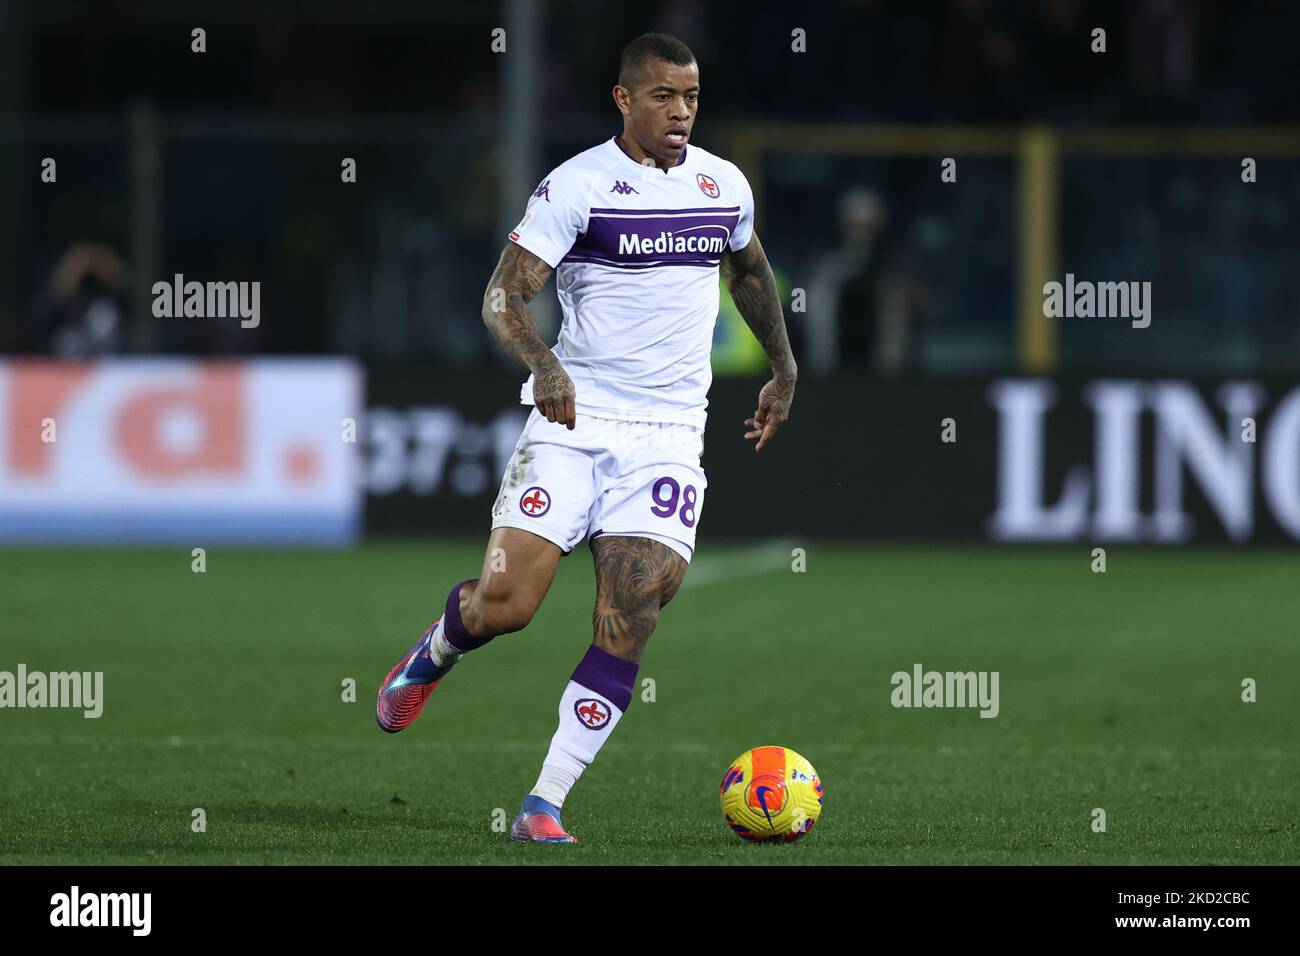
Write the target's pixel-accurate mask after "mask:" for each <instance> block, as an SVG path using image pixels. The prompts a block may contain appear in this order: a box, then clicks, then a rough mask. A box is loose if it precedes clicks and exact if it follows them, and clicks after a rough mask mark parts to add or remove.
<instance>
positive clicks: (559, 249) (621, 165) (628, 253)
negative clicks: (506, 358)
mask: <svg viewBox="0 0 1300 956" xmlns="http://www.w3.org/2000/svg"><path fill="white" fill-rule="evenodd" d="M753 233H754V196H753V193H752V192H751V191H750V188H749V183H748V182H746V180H745V177H744V175H743V174H742V173H741V172H740V170H739V169H738V168H736V166H735V165H734V164H733V163H729V162H727V161H726V160H725V159H721V158H719V157H717V156H714V155H713V154H712V153H708V152H706V151H705V150H703V149H700V147H698V146H687V147H686V149H685V150H684V151H683V154H682V158H681V161H680V162H678V164H677V165H676V166H673V167H672V168H670V169H668V170H667V171H665V170H662V169H659V168H657V167H654V166H643V165H641V164H640V163H638V162H637V161H636V160H635V159H633V158H632V157H631V156H629V155H628V154H627V153H626V152H624V151H623V148H622V147H621V146H620V145H619V144H618V142H617V139H616V138H613V139H610V140H608V141H607V142H604V143H602V144H600V145H599V146H596V147H593V148H592V149H589V150H586V151H585V152H582V153H579V154H578V155H577V156H574V157H573V158H572V159H570V160H569V161H567V162H565V163H563V164H561V165H560V166H557V167H556V168H555V169H554V170H553V171H552V172H551V173H550V175H548V176H547V177H546V178H545V179H544V180H543V181H542V183H541V185H540V186H538V187H537V191H536V192H534V193H533V195H532V198H531V199H530V200H529V201H528V211H527V213H526V214H525V216H524V218H523V221H522V222H521V223H519V225H518V226H516V227H515V230H514V231H513V232H512V233H510V239H511V240H512V241H514V242H516V243H518V244H519V245H520V246H522V247H523V248H525V249H527V250H528V251H529V252H531V253H533V254H534V255H536V256H537V257H538V258H539V259H542V260H543V261H545V262H546V264H547V265H549V266H551V267H552V268H553V269H555V288H556V294H557V295H558V296H559V299H560V307H561V309H562V310H563V312H564V321H563V323H562V324H561V326H560V335H559V340H558V341H557V342H556V344H555V346H554V347H553V348H552V349H551V351H552V352H554V353H555V356H556V358H558V359H559V361H560V364H561V365H563V366H564V370H565V371H566V372H568V374H569V377H570V378H571V379H573V384H574V389H575V401H574V408H575V411H576V413H577V414H578V415H579V416H581V415H583V414H584V413H588V414H592V415H595V416H597V417H604V418H618V419H625V420H633V421H650V422H678V423H682V424H687V425H694V426H696V427H699V428H703V427H704V423H705V417H706V413H705V409H706V407H707V405H708V391H709V385H710V384H711V383H712V381H713V370H712V367H711V365H710V353H711V351H712V347H713V325H714V322H715V321H716V320H717V317H718V265H719V263H720V261H721V259H722V254H723V252H724V251H725V250H727V249H731V250H733V251H739V250H741V249H743V248H745V246H747V245H748V244H749V240H750V238H751V237H752V236H753ZM519 398H520V401H521V402H522V403H523V404H525V405H532V404H533V376H531V375H530V376H529V377H528V380H527V381H526V382H524V384H523V387H522V388H521V389H520V392H519Z"/></svg>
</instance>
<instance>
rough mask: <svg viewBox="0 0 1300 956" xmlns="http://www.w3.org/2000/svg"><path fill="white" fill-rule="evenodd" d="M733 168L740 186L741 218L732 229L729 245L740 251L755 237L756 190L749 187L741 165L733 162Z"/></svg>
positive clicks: (732, 249) (733, 249) (733, 250)
mask: <svg viewBox="0 0 1300 956" xmlns="http://www.w3.org/2000/svg"><path fill="white" fill-rule="evenodd" d="M732 169H734V170H735V171H736V182H737V183H738V184H739V186H740V193H741V196H740V219H739V220H738V221H737V222H736V228H735V229H733V230H732V231H731V241H730V242H728V243H727V245H728V246H729V247H730V249H731V251H732V252H739V251H740V250H741V249H744V248H745V247H746V246H747V245H749V240H750V239H752V238H754V191H753V190H752V189H750V188H749V180H748V179H746V178H745V174H744V173H742V172H741V171H740V167H739V166H735V165H734V164H733V166H732Z"/></svg>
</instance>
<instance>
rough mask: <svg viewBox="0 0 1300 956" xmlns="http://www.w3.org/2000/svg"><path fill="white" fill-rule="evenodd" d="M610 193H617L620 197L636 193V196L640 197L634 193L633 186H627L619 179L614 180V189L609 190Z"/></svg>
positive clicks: (634, 188)
mask: <svg viewBox="0 0 1300 956" xmlns="http://www.w3.org/2000/svg"><path fill="white" fill-rule="evenodd" d="M610 192H612V193H618V194H619V195H620V196H626V195H627V194H628V193H636V194H637V195H638V196H639V195H641V194H640V193H639V192H637V191H636V187H635V186H629V185H628V184H627V183H625V182H623V180H621V179H616V180H614V188H613V189H611V190H610Z"/></svg>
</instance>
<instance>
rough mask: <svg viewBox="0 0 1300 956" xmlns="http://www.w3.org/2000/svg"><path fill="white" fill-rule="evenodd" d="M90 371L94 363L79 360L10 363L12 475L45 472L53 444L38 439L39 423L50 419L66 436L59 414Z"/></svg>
mask: <svg viewBox="0 0 1300 956" xmlns="http://www.w3.org/2000/svg"><path fill="white" fill-rule="evenodd" d="M93 370H94V366H93V365H90V364H87V363H82V362H78V363H76V364H71V363H64V362H12V363H10V364H9V429H8V430H9V465H10V467H11V468H12V469H13V472H14V474H16V475H25V476H28V477H38V476H40V475H42V474H44V473H45V471H46V469H47V468H48V466H49V462H50V454H51V453H52V452H53V451H54V446H53V445H51V444H48V443H46V442H43V441H41V432H42V431H43V426H42V425H41V422H42V421H43V420H44V419H46V418H51V419H53V420H54V423H55V427H56V428H58V429H60V430H61V431H63V434H64V435H65V436H66V435H67V434H68V432H67V431H66V430H65V429H66V426H65V425H63V424H62V423H61V422H60V421H59V415H60V414H62V412H63V408H64V405H65V404H66V403H67V401H68V399H69V397H70V396H71V395H72V393H73V392H75V391H76V390H77V386H78V385H80V384H81V383H82V382H83V381H84V380H85V379H86V376H88V375H89V374H90V373H91V372H92V371H93ZM56 434H57V432H56Z"/></svg>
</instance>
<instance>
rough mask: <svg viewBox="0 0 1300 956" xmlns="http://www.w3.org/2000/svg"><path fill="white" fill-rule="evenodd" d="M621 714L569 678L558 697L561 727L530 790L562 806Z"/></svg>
mask: <svg viewBox="0 0 1300 956" xmlns="http://www.w3.org/2000/svg"><path fill="white" fill-rule="evenodd" d="M622 716H623V712H622V711H621V710H619V709H618V708H617V707H615V706H614V705H613V704H611V703H610V702H609V701H608V700H606V699H605V698H604V697H603V696H601V695H600V694H597V693H596V692H595V691H593V690H592V689H591V688H589V687H584V686H582V685H581V684H579V683H577V682H576V681H572V680H571V681H569V685H568V686H567V687H566V688H565V689H564V696H562V697H561V698H560V726H559V728H558V729H557V730H556V731H555V736H554V737H552V738H551V749H550V750H549V751H547V753H546V759H545V760H544V761H542V773H541V775H540V776H539V777H538V778H537V785H536V786H534V787H533V789H532V790H531V791H529V792H530V793H531V794H532V795H533V796H535V797H541V798H542V799H543V800H545V801H547V802H548V803H553V804H555V805H556V806H557V807H562V806H564V798H565V797H567V796H568V795H569V790H570V789H571V788H572V787H573V785H574V784H575V783H577V782H578V778H579V777H580V776H582V771H584V770H586V769H587V766H588V765H589V764H590V763H591V762H592V761H593V760H595V759H596V754H597V753H599V752H600V748H601V747H603V746H604V745H605V741H606V740H608V739H609V735H610V734H611V733H613V731H614V727H615V726H616V725H617V724H618V720H619V718H620V717H622Z"/></svg>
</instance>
